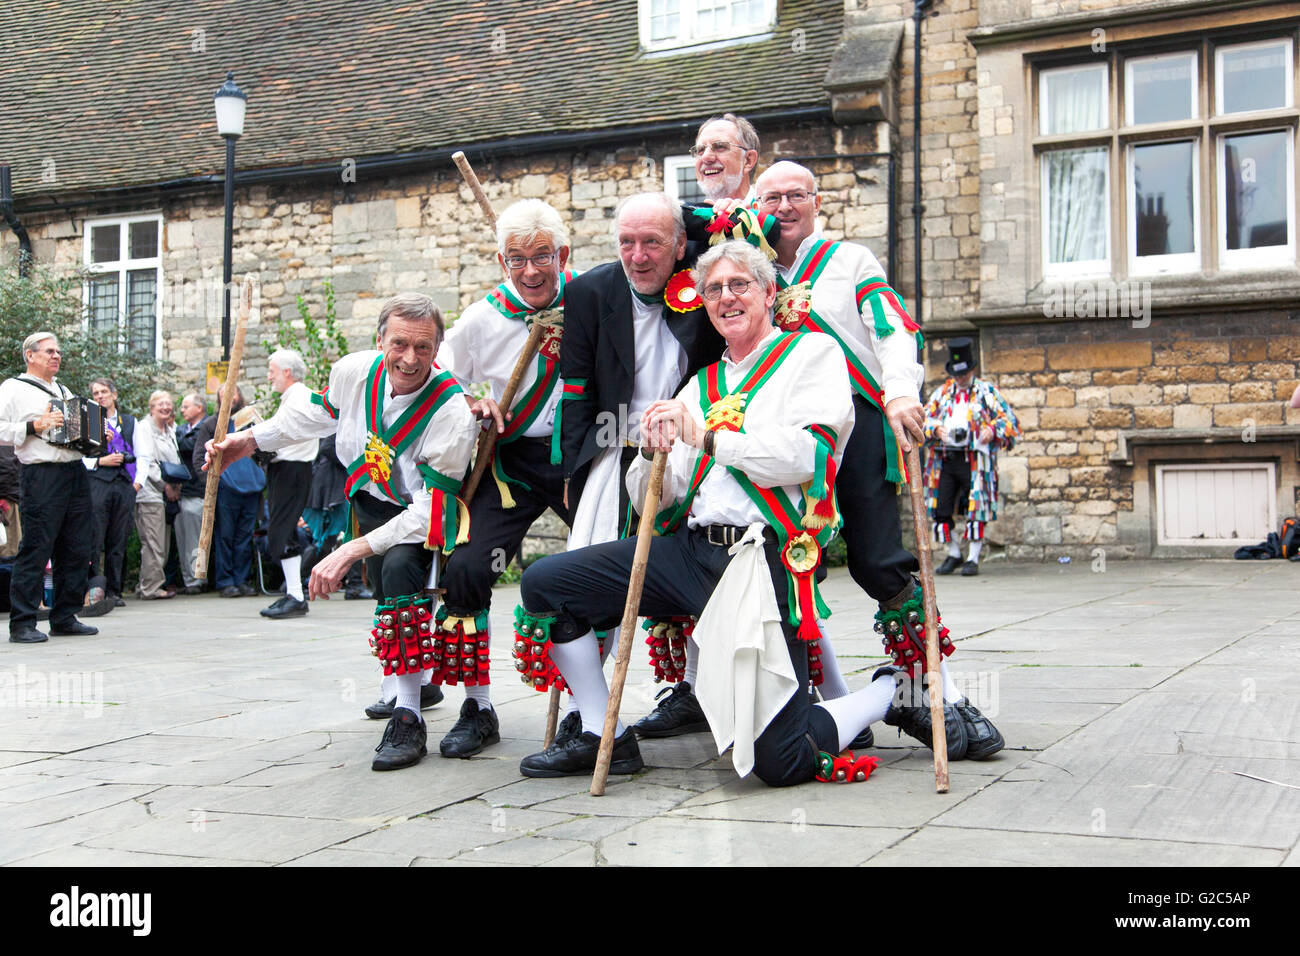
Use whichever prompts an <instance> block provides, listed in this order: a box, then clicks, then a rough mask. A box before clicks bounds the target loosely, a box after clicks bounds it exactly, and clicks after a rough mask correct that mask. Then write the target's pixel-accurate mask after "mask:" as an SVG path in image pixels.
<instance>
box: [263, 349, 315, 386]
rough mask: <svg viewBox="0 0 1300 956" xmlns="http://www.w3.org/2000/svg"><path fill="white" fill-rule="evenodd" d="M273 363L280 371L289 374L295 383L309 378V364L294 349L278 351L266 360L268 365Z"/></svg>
mask: <svg viewBox="0 0 1300 956" xmlns="http://www.w3.org/2000/svg"><path fill="white" fill-rule="evenodd" d="M272 362H274V363H275V367H276V368H278V369H280V371H282V372H288V373H289V377H290V378H292V379H293V380H294V381H295V382H301V381H303V380H304V379H305V378H306V377H307V363H306V362H304V361H303V360H302V356H301V355H300V354H298V353H297V352H295V351H294V350H293V349H276V350H275V351H274V352H272V353H271V357H270V358H268V359H267V360H266V364H267V365H270V364H271V363H272Z"/></svg>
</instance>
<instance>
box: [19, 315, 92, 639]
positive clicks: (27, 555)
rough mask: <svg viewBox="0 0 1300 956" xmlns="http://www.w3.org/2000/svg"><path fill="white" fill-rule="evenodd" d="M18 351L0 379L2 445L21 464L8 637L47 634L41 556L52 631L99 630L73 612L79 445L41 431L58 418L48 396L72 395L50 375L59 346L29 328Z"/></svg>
mask: <svg viewBox="0 0 1300 956" xmlns="http://www.w3.org/2000/svg"><path fill="white" fill-rule="evenodd" d="M22 354H23V359H24V360H25V361H26V363H27V371H26V372H25V373H23V374H22V375H19V376H18V377H17V378H11V379H6V380H5V382H4V384H2V385H0V444H5V445H13V446H14V447H15V450H16V454H17V456H18V461H19V462H20V463H21V464H22V466H23V467H22V471H21V475H20V478H19V481H20V482H21V487H22V507H23V540H22V544H21V546H20V547H19V550H18V556H17V557H16V558H14V570H13V577H12V579H11V580H10V583H9V607H10V611H9V640H10V642H11V643H14V644H37V643H40V642H42V641H45V640H48V638H47V637H46V636H45V635H44V634H43V633H41V632H40V631H39V630H37V628H36V613H37V611H38V610H39V609H40V606H41V591H42V586H43V583H44V575H45V564H46V562H47V561H53V565H54V600H53V603H52V605H51V607H50V633H51V634H55V635H62V634H69V635H77V634H98V633H99V631H98V629H96V628H93V627H91V626H90V625H88V624H82V623H81V622H80V621H78V620H77V618H76V616H75V615H76V613H77V611H78V610H79V609H80V608H81V606H82V602H83V601H84V600H85V598H86V587H87V580H88V576H89V573H90V537H89V536H88V535H87V534H86V529H87V528H89V527H90V525H91V507H90V479H89V478H88V477H87V474H86V467H85V465H83V464H82V462H81V452H79V451H76V450H74V449H72V448H64V447H60V446H57V445H51V444H50V443H49V442H48V441H46V440H45V438H44V437H43V436H44V435H46V434H47V433H48V432H49V430H50V429H51V428H57V427H59V426H60V425H62V424H63V413H62V412H60V411H56V410H54V409H52V408H51V407H50V401H51V400H52V399H67V398H71V397H72V393H71V392H69V391H68V390H67V389H66V388H64V387H63V386H62V385H60V384H59V383H58V382H57V381H56V380H55V376H57V375H58V372H59V367H60V363H61V362H62V359H63V353H62V351H60V349H59V340H58V339H57V338H55V337H54V334H53V333H52V332H34V333H32V334H31V335H29V336H27V339H26V340H25V341H24V342H23V347H22Z"/></svg>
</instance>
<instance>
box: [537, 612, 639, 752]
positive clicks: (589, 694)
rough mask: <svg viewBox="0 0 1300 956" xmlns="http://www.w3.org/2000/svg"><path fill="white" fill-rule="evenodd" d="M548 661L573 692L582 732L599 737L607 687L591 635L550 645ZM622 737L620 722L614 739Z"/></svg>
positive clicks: (603, 718) (593, 635)
mask: <svg viewBox="0 0 1300 956" xmlns="http://www.w3.org/2000/svg"><path fill="white" fill-rule="evenodd" d="M551 660H553V661H554V662H555V666H556V667H558V668H559V669H560V673H561V674H562V675H564V682H565V683H566V684H568V685H569V687H570V688H571V689H572V690H573V699H574V700H575V701H577V703H578V710H579V712H580V713H581V714H582V729H583V730H584V731H586V732H588V733H593V734H595V735H596V736H600V735H601V734H602V733H603V732H604V729H605V711H606V709H607V708H608V707H609V684H608V683H606V681H605V671H604V670H603V669H602V668H601V666H600V654H599V652H598V651H597V649H596V635H595V633H594V632H593V631H588V632H587V633H586V634H584V635H582V637H580V638H578V639H577V640H576V641H569V642H568V643H565V644H552V645H551ZM622 733H623V722H622V721H621V720H620V721H619V722H618V726H617V727H616V728H615V735H616V736H621V735H622Z"/></svg>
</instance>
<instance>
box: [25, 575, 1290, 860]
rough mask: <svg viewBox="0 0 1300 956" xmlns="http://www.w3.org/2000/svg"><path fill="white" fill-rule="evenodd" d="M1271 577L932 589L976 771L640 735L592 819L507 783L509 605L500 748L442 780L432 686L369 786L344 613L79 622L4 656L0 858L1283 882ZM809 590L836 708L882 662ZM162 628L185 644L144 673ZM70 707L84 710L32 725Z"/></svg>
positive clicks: (888, 735) (203, 601)
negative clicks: (1233, 875)
mask: <svg viewBox="0 0 1300 956" xmlns="http://www.w3.org/2000/svg"><path fill="white" fill-rule="evenodd" d="M1296 574H1297V569H1296V567H1295V566H1294V565H1289V564H1286V563H1284V562H1232V561H1164V562H1111V563H1109V564H1108V565H1107V566H1106V570H1105V572H1104V573H1094V572H1093V571H1092V570H1091V567H1090V565H1089V563H1088V562H1078V563H1075V564H1072V565H1057V564H1045V565H1011V564H1007V563H1005V562H1001V561H992V562H989V563H988V564H987V565H986V566H985V568H984V571H983V573H982V574H981V575H980V576H979V577H978V578H973V579H962V578H951V577H950V578H941V579H940V580H939V582H938V591H939V603H940V607H941V608H942V610H943V614H944V621H945V624H947V625H948V626H949V627H950V628H951V629H952V632H953V635H954V637H956V638H958V653H957V655H956V656H955V658H954V659H953V662H952V671H953V674H954V676H955V678H956V679H957V681H958V684H959V686H960V687H961V688H962V689H963V691H964V692H966V693H967V694H969V695H970V696H971V697H972V699H973V700H974V701H975V702H976V703H977V704H978V705H979V706H981V707H982V708H984V710H985V712H986V713H989V714H990V716H992V717H993V718H994V719H995V721H996V723H997V725H998V726H999V728H1000V729H1001V730H1002V732H1003V733H1004V735H1005V736H1006V738H1007V741H1008V748H1007V749H1006V750H1005V751H1003V752H1002V753H1001V754H999V755H998V756H997V757H996V758H995V759H993V760H990V761H986V762H983V763H971V762H964V761H963V762H957V763H953V764H952V765H951V779H952V787H951V792H950V793H949V794H946V795H938V794H935V793H934V789H933V788H934V783H933V768H932V764H931V760H930V754H929V751H928V750H927V749H924V748H921V747H919V746H915V745H914V742H913V741H911V740H910V739H909V738H907V737H903V738H901V739H900V738H899V737H898V736H897V735H896V733H895V731H894V730H893V729H892V728H888V727H885V726H884V725H883V724H878V725H877V726H876V728H875V730H876V737H877V748H876V750H874V751H873V753H874V754H875V755H876V756H878V757H879V758H880V760H881V766H880V767H879V769H878V770H877V771H876V772H875V773H874V774H873V776H872V779H871V780H870V781H869V782H868V783H866V784H858V785H839V786H823V785H817V784H809V785H805V786H802V787H796V788H791V789H780V790H777V789H770V788H767V787H765V786H763V785H762V784H761V783H759V782H758V781H756V780H744V781H742V780H738V779H737V778H736V777H735V775H734V772H733V771H732V769H731V762H730V755H729V754H728V755H724V756H722V757H719V756H718V755H717V754H716V752H715V749H714V747H713V745H712V740H711V738H710V736H709V735H707V734H698V735H689V736H685V737H679V738H673V739H668V740H652V741H645V742H644V743H643V756H644V758H645V760H646V765H647V767H646V769H645V770H644V771H642V772H641V773H638V774H636V775H632V776H629V777H611V778H610V781H609V784H608V788H607V792H606V795H605V796H604V797H600V798H595V797H591V796H590V795H589V794H588V792H587V791H588V788H589V786H590V780H589V779H588V778H567V779H558V780H533V779H528V778H524V777H521V776H520V775H519V772H518V763H519V760H520V758H521V757H523V756H525V755H527V754H529V753H532V752H534V751H536V750H537V749H539V748H540V737H541V732H542V724H543V719H544V714H545V708H546V695H543V694H537V693H536V692H535V691H533V690H532V689H531V688H530V687H527V686H525V685H523V684H522V683H521V682H520V681H519V680H518V678H517V675H516V673H515V671H514V669H513V666H512V665H511V662H510V660H509V657H508V654H506V653H505V652H504V648H505V647H506V646H507V645H508V643H509V633H510V626H511V617H512V613H513V607H514V604H515V602H516V600H517V595H518V591H517V588H514V587H502V588H498V589H497V592H496V594H495V596H494V610H493V612H492V615H491V618H492V626H493V630H494V633H495V634H496V635H497V640H496V641H495V642H494V643H495V645H496V652H495V653H494V661H493V666H492V681H493V684H492V693H493V697H494V700H495V702H496V704H497V706H498V711H499V715H500V718H501V724H502V734H503V737H502V742H501V744H499V745H497V746H495V747H492V748H489V749H488V750H487V751H485V752H484V753H483V754H481V755H479V756H477V757H475V758H473V759H470V760H443V759H442V758H440V757H438V756H437V753H436V749H437V741H438V739H440V738H441V736H442V734H443V733H445V732H446V730H447V729H448V728H449V727H450V726H451V724H452V723H453V722H454V721H455V720H456V716H457V713H458V711H459V707H460V702H461V700H462V696H463V695H462V692H461V690H460V688H455V687H451V688H446V692H447V699H446V701H444V702H443V703H442V704H440V705H439V706H437V707H436V708H433V709H431V710H429V711H426V712H425V715H424V716H425V718H426V721H427V723H428V727H429V737H430V746H431V749H432V750H433V751H434V752H433V753H432V754H431V755H430V756H429V757H428V758H426V759H425V760H424V761H422V762H421V764H420V765H419V766H417V767H415V768H412V769H409V770H405V771H401V772H397V773H388V774H376V773H373V772H372V771H370V769H369V763H370V759H371V757H372V755H373V748H374V745H375V743H376V742H377V740H378V738H379V735H380V733H381V731H382V729H383V725H382V722H378V721H370V720H367V719H365V717H364V716H363V715H362V713H361V709H362V708H363V707H364V706H365V705H366V704H368V703H369V702H370V701H372V700H374V699H375V697H377V696H378V675H377V671H376V668H375V665H374V661H373V659H372V658H370V657H368V656H367V655H366V654H365V652H364V646H363V645H362V643H361V642H362V640H363V637H362V635H363V632H364V631H365V629H366V628H367V627H368V622H369V614H370V608H369V607H366V606H365V605H364V604H362V603H360V602H346V603H345V602H341V601H331V602H328V603H318V604H314V605H313V606H312V610H311V613H310V615H309V616H307V617H305V618H300V619H294V620H292V621H287V622H270V621H267V620H265V619H263V618H261V617H260V616H259V615H258V613H257V612H258V611H259V610H260V608H261V607H263V606H265V604H266V603H268V600H269V599H256V600H253V601H230V600H225V599H220V598H216V597H210V596H203V597H198V598H186V599H178V600H176V601H171V602H166V603H164V604H152V605H142V604H139V603H137V602H131V603H130V604H129V605H128V606H127V607H126V608H121V609H118V610H116V611H114V613H113V614H111V615H109V616H107V617H105V618H101V619H99V620H98V621H97V622H96V623H97V624H99V626H100V627H101V633H100V634H99V635H97V636H93V637H87V638H75V639H69V638H52V639H51V640H50V641H49V642H48V643H46V644H41V645H31V646H17V645H0V677H4V678H5V679H6V681H7V683H5V684H4V685H3V687H4V689H5V690H6V693H8V696H6V697H3V698H2V699H0V807H3V812H2V813H0V864H15V863H17V864H24V865H25V864H30V865H41V866H46V865H71V866H101V865H103V866H114V865H119V866H135V865H183V866H190V865H197V864H222V865H276V864H288V865H295V866H301V865H328V866H372V865H384V866H391V865H410V866H501V865H518V864H530V865H543V866H592V865H638V864H642V865H645V864H648V865H688V864H705V863H716V864H753V865H767V864H774V863H781V864H791V863H795V864H814V863H820V862H834V863H843V864H866V865H888V864H890V863H901V864H905V865H910V864H919V863H923V862H928V861H929V860H930V859H932V858H933V856H934V855H936V854H938V855H942V856H943V857H944V858H945V859H946V860H948V861H949V862H951V863H953V864H960V863H970V864H972V865H979V864H989V863H992V864H999V865H1056V864H1060V863H1062V862H1071V863H1083V864H1086V865H1098V866H1109V865H1121V864H1137V865H1144V864H1146V865H1182V864H1185V863H1186V862H1187V861H1188V860H1189V858H1190V859H1196V860H1197V861H1198V862H1204V863H1205V864H1206V865H1222V866H1239V865H1247V866H1254V865H1260V866H1271V865H1283V866H1296V865H1300V850H1297V846H1298V845H1300V790H1297V789H1292V788H1293V787H1300V697H1297V695H1296V694H1295V693H1294V691H1293V688H1294V687H1295V686H1296V685H1297V681H1300V640H1297V638H1300V608H1298V607H1296V606H1295V602H1294V600H1293V596H1294V594H1295V593H1297V590H1298V589H1297V588H1296V584H1297V576H1296ZM825 593H826V596H827V598H828V601H829V603H830V604H831V607H832V608H833V610H834V611H835V614H834V616H833V617H832V619H831V632H832V634H833V636H834V640H835V643H836V648H837V655H838V657H839V658H840V660H841V663H842V666H843V669H844V670H845V672H846V674H847V675H848V680H849V684H850V686H851V687H853V688H856V687H861V686H863V685H865V684H866V683H867V682H868V681H869V680H870V676H871V672H872V671H873V670H874V669H875V667H876V666H878V665H879V664H881V663H883V662H884V659H883V658H882V657H881V656H880V645H879V640H878V637H877V635H875V634H874V632H873V631H872V629H871V623H872V620H871V615H872V613H873V612H874V607H871V606H869V602H868V601H867V600H866V598H865V597H864V596H863V595H862V594H861V592H860V591H859V590H858V589H857V588H856V586H855V585H853V583H852V582H851V581H850V580H849V578H848V576H847V574H846V573H845V572H844V571H843V569H837V570H834V571H832V572H831V574H830V576H829V578H828V580H827V582H826V587H825ZM160 633H194V634H195V635H196V636H197V638H198V639H196V640H194V641H192V642H190V643H189V644H188V645H186V647H185V650H184V653H182V654H176V653H174V652H173V653H171V654H169V655H168V656H165V657H164V656H162V655H159V654H158V640H157V635H158V634H160ZM643 657H644V648H643V647H642V646H641V645H640V644H639V643H638V645H637V646H636V647H635V649H634V658H633V666H632V671H631V674H630V677H629V681H628V685H627V687H626V690H625V694H624V714H623V716H624V720H625V721H630V720H635V719H636V718H637V717H639V716H640V715H641V714H643V713H646V712H648V711H649V710H650V709H651V708H652V707H653V706H654V699H655V694H656V693H657V692H658V691H660V690H662V685H655V684H654V683H653V682H652V681H651V680H650V679H649V678H648V676H647V672H646V668H645V662H644V660H643ZM1130 665H1138V666H1130ZM74 676H75V677H76V678H77V679H78V680H81V681H82V684H80V685H78V684H75V682H74V683H72V684H69V683H68V681H69V680H70V679H71V678H73V677H74ZM20 685H21V686H22V688H23V693H24V694H28V696H26V697H20V696H18V695H17V689H18V687H19V686H20ZM69 688H72V689H76V690H81V691H85V690H90V691H92V692H93V693H91V694H89V695H88V696H87V695H83V696H82V697H77V698H76V699H75V700H72V701H68V700H62V702H61V703H59V704H52V703H51V702H50V701H51V700H60V699H61V698H62V697H66V696H67V695H68V693H69ZM11 690H12V691H13V693H9V691H11ZM47 690H48V691H50V693H49V694H46V695H45V696H40V694H45V691H47ZM29 692H32V693H30V694H29ZM37 692H39V694H38V693H37ZM1243 774H1244V775H1248V776H1243ZM1253 778H1262V779H1253Z"/></svg>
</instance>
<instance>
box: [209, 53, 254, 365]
mask: <svg viewBox="0 0 1300 956" xmlns="http://www.w3.org/2000/svg"><path fill="white" fill-rule="evenodd" d="M213 102H214V104H215V106H216V109H217V132H218V133H220V134H221V136H222V138H224V139H225V141H226V249H225V264H224V267H223V268H222V273H221V275H222V289H223V299H224V305H223V310H222V313H221V357H222V359H223V360H224V361H227V362H228V361H230V258H231V251H232V249H233V247H234V241H235V140H237V139H239V137H240V136H242V135H243V134H244V110H245V109H246V108H247V106H248V96H247V94H245V93H244V91H243V90H241V89H240V88H239V87H237V86H236V85H235V74H234V73H233V72H228V73H227V74H226V82H225V83H224V84H223V85H222V87H221V89H219V90H217V93H216V96H215V97H213Z"/></svg>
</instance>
